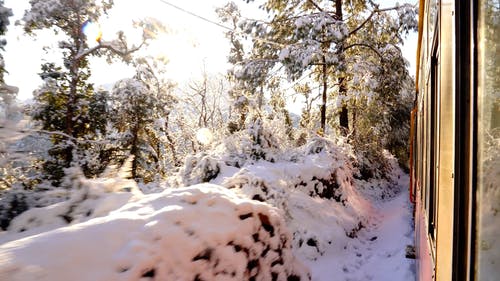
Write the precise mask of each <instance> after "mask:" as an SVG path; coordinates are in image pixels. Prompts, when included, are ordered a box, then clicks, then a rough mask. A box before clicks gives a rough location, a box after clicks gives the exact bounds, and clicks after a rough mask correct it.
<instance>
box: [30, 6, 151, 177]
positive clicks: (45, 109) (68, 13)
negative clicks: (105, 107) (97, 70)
mask: <svg viewBox="0 0 500 281" xmlns="http://www.w3.org/2000/svg"><path fill="white" fill-rule="evenodd" d="M30 4H31V8H30V9H29V10H28V11H26V13H25V15H24V17H23V22H24V29H25V31H26V32H27V33H28V34H32V35H36V31H38V30H52V31H53V32H54V34H58V35H60V36H61V37H60V38H61V40H60V41H59V48H60V50H61V54H62V57H63V63H62V64H61V65H60V64H56V63H54V62H49V63H47V64H45V65H43V66H42V73H41V77H42V79H44V80H45V84H44V85H43V86H42V87H41V88H40V89H38V90H37V91H36V93H35V99H36V100H37V103H36V105H35V107H34V109H33V112H34V117H35V120H38V121H40V122H41V123H42V127H44V128H45V129H46V130H49V131H56V132H59V133H57V134H55V135H54V138H53V141H54V144H55V145H56V146H57V147H56V149H55V150H53V156H54V158H55V160H56V166H55V167H52V168H57V169H55V170H54V169H50V170H49V171H60V172H61V171H62V169H63V168H64V167H68V166H69V165H70V164H71V163H72V161H79V159H74V158H75V157H74V156H75V148H76V146H77V145H78V142H77V140H79V139H82V138H86V139H92V138H93V137H92V136H89V134H90V135H93V134H95V132H96V131H97V129H98V128H103V126H104V124H102V123H101V124H97V123H96V122H98V120H95V118H96V117H97V118H100V117H102V116H100V117H99V116H95V115H91V111H92V110H91V108H90V107H91V106H92V105H93V104H92V100H93V99H94V98H93V96H94V95H95V91H94V89H93V86H92V84H90V83H89V82H88V78H89V77H90V74H91V69H90V67H89V63H88V59H89V58H90V57H93V56H97V57H99V56H107V57H108V58H112V57H115V58H119V59H121V60H124V61H127V62H128V61H130V60H131V54H132V53H133V52H135V51H137V50H138V49H140V48H141V47H142V46H143V45H144V44H145V43H146V41H147V40H148V39H151V36H152V34H154V32H150V31H152V30H148V32H144V33H143V34H144V35H143V38H142V41H141V42H140V43H139V44H137V45H132V46H129V44H128V42H127V38H126V36H125V34H124V33H123V32H119V33H118V35H117V39H115V40H112V41H105V40H103V39H102V38H101V34H100V32H98V33H97V34H95V38H89V36H90V34H86V32H85V31H86V29H88V28H90V27H91V26H92V25H94V26H95V25H96V23H97V22H98V21H99V19H100V18H101V16H103V15H104V14H106V13H107V12H108V11H109V9H111V7H112V6H113V1H112V0H103V1H97V0H51V1H45V0H31V1H30ZM138 25H139V27H142V28H143V29H144V30H146V29H151V27H152V26H153V25H150V24H148V23H147V22H141V23H138ZM94 100H95V99H94ZM54 176H55V179H56V180H57V179H60V175H54Z"/></svg>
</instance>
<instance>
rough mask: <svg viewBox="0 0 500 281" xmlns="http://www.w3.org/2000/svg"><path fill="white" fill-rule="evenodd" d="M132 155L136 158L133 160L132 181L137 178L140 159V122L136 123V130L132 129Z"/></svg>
mask: <svg viewBox="0 0 500 281" xmlns="http://www.w3.org/2000/svg"><path fill="white" fill-rule="evenodd" d="M130 154H132V155H133V156H134V159H133V160H132V171H131V174H132V179H134V180H135V179H136V178H137V167H138V161H139V160H138V159H139V122H136V124H135V125H134V128H133V129H132V147H131V148H130Z"/></svg>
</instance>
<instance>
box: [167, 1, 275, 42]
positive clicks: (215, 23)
mask: <svg viewBox="0 0 500 281" xmlns="http://www.w3.org/2000/svg"><path fill="white" fill-rule="evenodd" d="M158 1H159V2H161V3H163V4H165V5H168V6H170V7H172V8H174V9H177V10H179V11H181V12H184V13H186V14H189V15H191V16H193V17H196V18H198V19H200V20H203V21H206V22H208V23H210V24H213V25H215V26H218V27H220V28H223V29H225V30H228V31H232V32H234V34H238V35H244V36H248V37H250V38H251V39H254V40H257V41H260V42H263V43H268V44H271V45H275V46H279V47H284V44H282V43H278V42H275V41H270V40H267V39H264V38H260V37H255V36H250V35H248V34H243V33H241V32H236V30H234V29H233V28H230V27H228V26H225V25H223V24H221V23H218V22H216V21H213V20H211V19H208V18H207V17H204V16H201V15H199V14H196V13H194V12H191V11H189V10H187V9H184V8H182V7H179V6H177V5H175V4H172V3H170V2H168V1H166V0H158Z"/></svg>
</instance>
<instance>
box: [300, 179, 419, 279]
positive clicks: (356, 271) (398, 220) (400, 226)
mask: <svg viewBox="0 0 500 281" xmlns="http://www.w3.org/2000/svg"><path fill="white" fill-rule="evenodd" d="M398 184H399V186H400V187H401V189H400V190H401V192H400V193H399V194H398V195H397V196H396V197H395V198H392V199H389V200H379V201H375V202H374V205H375V210H374V212H373V213H372V216H371V218H370V223H369V224H368V225H367V226H366V228H364V229H363V230H361V231H359V232H358V236H357V237H356V238H354V239H348V240H346V244H347V245H346V247H345V248H343V249H340V250H339V249H338V248H334V247H331V248H328V250H327V252H326V253H325V255H323V256H322V257H320V258H318V259H317V260H316V261H312V260H308V259H305V258H303V259H302V260H303V261H304V262H305V263H306V264H307V265H308V266H309V267H310V268H311V271H312V276H313V278H312V280H313V281H331V280H351V281H361V280H374V281H403V280H404V281H406V280H415V262H414V260H410V259H406V258H405V248H406V245H413V235H414V233H413V221H412V207H411V204H410V202H409V197H408V191H407V186H408V176H407V175H404V174H402V173H401V174H400V180H399V182H398Z"/></svg>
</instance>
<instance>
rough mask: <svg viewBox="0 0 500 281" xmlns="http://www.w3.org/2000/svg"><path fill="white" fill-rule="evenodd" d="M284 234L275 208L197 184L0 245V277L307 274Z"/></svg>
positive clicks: (233, 277)
mask: <svg viewBox="0 0 500 281" xmlns="http://www.w3.org/2000/svg"><path fill="white" fill-rule="evenodd" d="M115 195H116V194H114V193H110V194H108V196H111V197H114V196H115ZM108 196H105V197H108ZM101 203H102V201H101ZM96 205H100V204H96ZM105 205H106V204H105ZM56 207H57V206H56ZM23 220H24V219H23ZM291 240H292V238H291V235H290V233H289V232H288V231H287V228H286V227H285V221H284V220H283V218H282V217H281V216H280V212H279V211H278V210H277V209H275V208H273V207H270V206H269V205H267V204H265V203H260V202H257V201H254V200H250V199H247V198H245V196H243V195H239V194H236V193H235V192H233V191H231V190H228V189H226V188H223V187H220V186H217V185H211V184H203V185H197V186H192V187H185V188H179V189H170V190H166V191H164V192H162V193H157V194H149V195H143V196H142V198H140V199H138V200H131V201H129V202H128V203H126V204H124V205H123V206H122V207H121V208H119V209H118V210H116V211H112V212H110V213H109V214H108V215H107V216H103V217H97V218H93V219H90V220H88V221H86V222H83V223H78V224H73V225H69V226H67V227H62V228H58V229H55V230H52V231H49V232H45V233H42V234H38V235H34V236H30V237H26V238H24V239H19V240H15V241H11V242H9V243H6V244H3V245H2V246H0V260H2V262H1V263H0V280H51V281H54V280H107V281H109V280H147V279H154V280H235V281H236V280H237V281H241V280H310V276H309V273H308V271H307V270H306V269H305V267H304V266H302V265H301V264H300V263H299V262H298V261H297V260H296V259H295V258H294V256H293V254H292V251H291Z"/></svg>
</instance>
